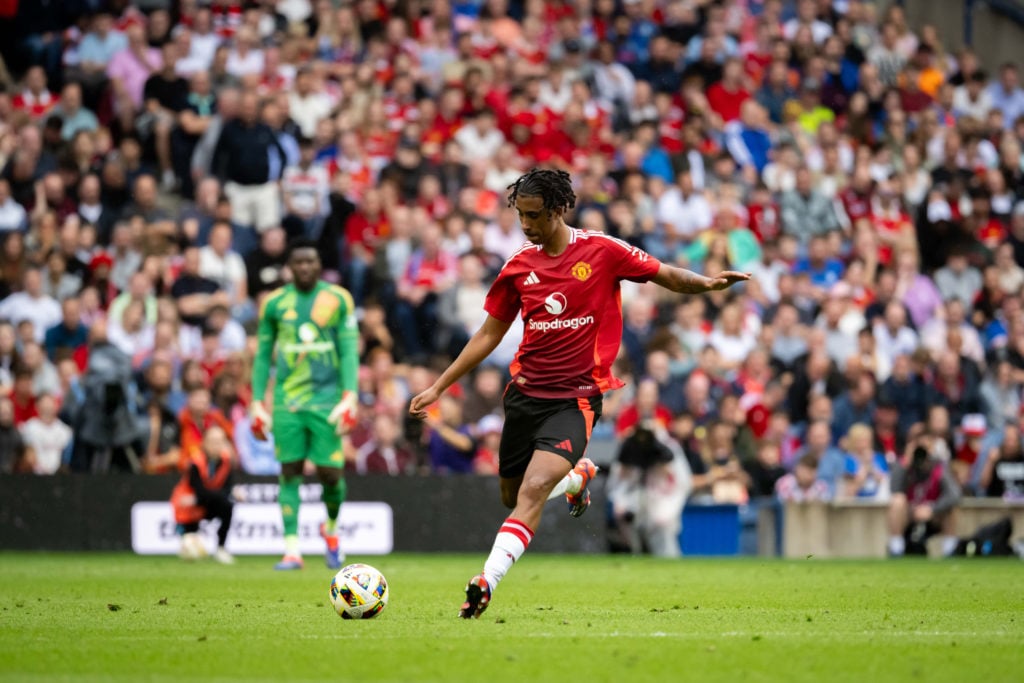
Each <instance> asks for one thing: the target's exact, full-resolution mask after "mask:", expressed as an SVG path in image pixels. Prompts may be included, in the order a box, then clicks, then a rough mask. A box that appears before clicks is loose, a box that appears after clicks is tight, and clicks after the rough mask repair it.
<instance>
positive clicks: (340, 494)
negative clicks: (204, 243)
mask: <svg viewBox="0 0 1024 683" xmlns="http://www.w3.org/2000/svg"><path fill="white" fill-rule="evenodd" d="M288 268H289V269H290V270H291V272H292V282H291V284H288V285H285V286H284V287H281V288H280V289H277V290H275V291H274V292H272V293H271V294H270V295H269V296H268V297H267V298H266V300H265V301H264V302H263V305H262V307H261V309H260V321H259V346H258V348H257V351H256V359H255V361H254V363H253V376H252V395H253V402H252V407H251V413H252V423H253V433H254V434H255V435H256V436H257V438H259V437H260V436H261V434H262V435H265V434H266V430H268V429H269V430H272V431H273V434H274V449H275V451H276V453H277V459H278V461H280V463H281V479H280V483H281V490H280V493H279V495H278V500H279V502H280V505H281V517H282V518H283V521H284V541H285V553H284V558H282V560H281V561H280V562H278V563H277V565H275V567H274V569H279V570H287V569H302V567H303V562H302V553H301V551H300V550H299V536H298V528H299V502H300V501H299V486H300V485H301V484H302V471H303V466H304V464H305V461H306V460H307V459H308V460H309V461H311V462H312V463H313V464H314V465H316V473H317V477H318V478H319V479H320V483H321V484H322V485H323V495H322V500H323V502H324V504H325V505H326V506H327V521H326V522H325V523H324V524H323V525H321V527H320V535H321V536H323V538H324V541H325V542H326V544H327V552H326V553H325V555H324V558H325V560H326V562H327V566H328V568H330V569H337V568H339V567H341V562H342V553H341V548H340V547H339V543H338V526H337V525H338V512H339V510H340V509H341V504H342V502H343V501H344V500H345V479H344V467H345V455H344V452H343V451H342V436H343V435H344V434H345V433H346V432H348V430H349V428H350V427H351V426H352V425H353V423H354V422H355V417H356V402H357V394H356V391H357V381H358V379H357V378H358V372H359V354H358V351H357V338H358V329H357V327H356V317H355V309H354V306H353V303H352V295H351V294H349V293H348V291H347V290H345V289H343V288H341V287H338V286H336V285H332V284H329V283H327V282H324V281H323V280H321V279H320V271H321V265H320V254H319V253H318V252H317V249H316V245H315V243H313V242H312V241H309V240H296V241H293V242H292V243H291V244H290V245H289V255H288ZM275 345H276V346H277V363H276V368H277V376H276V383H275V385H274V404H273V412H272V413H271V412H269V411H268V410H267V408H266V406H264V404H263V399H264V397H265V396H266V390H267V382H268V380H269V378H270V363H271V357H272V355H273V352H274V347H275ZM264 438H265V437H264Z"/></svg>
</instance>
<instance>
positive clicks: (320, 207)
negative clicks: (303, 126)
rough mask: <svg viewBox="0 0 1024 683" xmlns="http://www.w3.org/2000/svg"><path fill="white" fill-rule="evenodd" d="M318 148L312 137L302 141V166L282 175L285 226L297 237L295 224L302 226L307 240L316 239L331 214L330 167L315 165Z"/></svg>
mask: <svg viewBox="0 0 1024 683" xmlns="http://www.w3.org/2000/svg"><path fill="white" fill-rule="evenodd" d="M315 157H316V148H315V147H313V141H312V140H311V139H310V138H307V137H303V138H301V139H300V140H299V163H298V164H294V165H290V166H287V167H285V169H284V174H283V175H282V176H281V198H282V200H283V202H284V210H285V218H284V221H283V224H284V227H286V228H288V229H289V232H292V234H294V231H293V230H292V228H291V225H290V224H291V223H298V224H301V225H302V234H303V235H304V236H305V237H310V238H313V237H316V236H317V235H318V234H319V232H320V224H321V223H322V221H323V218H324V217H325V216H326V215H327V212H328V209H329V205H328V201H327V196H328V194H329V193H330V191H331V178H330V174H329V173H328V172H327V167H326V166H325V165H324V164H322V163H316V162H314V158H315Z"/></svg>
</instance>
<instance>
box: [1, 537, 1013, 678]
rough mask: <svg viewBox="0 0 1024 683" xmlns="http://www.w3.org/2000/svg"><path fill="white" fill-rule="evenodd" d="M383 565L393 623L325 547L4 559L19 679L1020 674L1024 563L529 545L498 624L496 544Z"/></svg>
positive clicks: (7, 666)
mask: <svg viewBox="0 0 1024 683" xmlns="http://www.w3.org/2000/svg"><path fill="white" fill-rule="evenodd" d="M351 559H352V560H361V561H367V562H369V563H370V564H372V565H374V566H376V567H377V568H379V569H380V570H381V571H382V572H384V574H385V576H386V577H387V578H388V581H389V584H390V590H391V599H390V604H389V605H388V607H387V609H386V610H384V612H383V613H382V614H381V615H380V616H379V617H378V618H377V619H373V620H369V621H345V620H342V619H340V618H338V617H337V616H336V615H335V614H334V611H333V610H332V609H331V607H330V605H329V602H328V598H327V588H328V584H329V582H330V575H331V573H330V572H329V571H327V570H326V569H324V568H323V566H322V564H320V559H319V558H312V557H310V558H307V566H306V569H305V570H304V571H302V572H293V573H288V574H278V573H275V572H273V571H272V570H271V565H272V563H273V561H274V558H269V557H267V558H242V559H240V561H239V563H238V564H237V565H236V566H233V567H223V566H219V565H215V564H212V563H199V564H194V565H188V564H184V563H182V562H180V561H179V560H177V559H175V558H144V557H135V556H131V555H126V554H65V555H43V554H20V553H17V554H16V553H3V554H0V681H12V682H13V681H17V682H18V683H34V682H38V681H75V682H76V683H77V682H82V681H104V682H106V681H112V682H128V681H131V682H136V681H160V682H163V681H168V682H169V681H185V680H210V681H246V682H256V681H314V680H317V681H385V680H387V681H487V682H488V683H498V682H501V681H516V682H517V683H526V682H529V681H548V680H551V681H554V680H558V681H573V682H574V683H576V682H580V683H582V682H586V683H590V682H599V681H615V682H624V681H701V682H702V683H714V682H717V681H723V682H724V681H728V682H730V683H734V682H735V681H787V682H790V681H829V682H834V681H857V683H874V682H876V681H925V682H929V683H930V682H933V681H964V682H968V681H982V682H984V683H996V682H998V681H1015V682H1016V681H1020V680H1021V676H1022V675H1024V674H1022V670H1024V669H1022V663H1024V563H1021V562H1019V561H1017V560H1006V561H1002V560H999V561H996V560H993V561H985V560H975V561H959V562H957V561H941V562H939V561H924V560H921V561H918V560H906V561H899V562H826V561H818V560H814V559H809V560H806V561H799V562H783V561H776V560H756V559H750V560H711V559H685V560H680V561H664V560H655V559H649V558H631V557H597V556H588V557H582V556H552V555H529V554H527V555H526V556H525V557H524V558H523V560H522V561H520V563H519V564H518V565H517V566H516V567H515V568H513V570H512V571H511V572H510V574H509V576H508V577H507V578H506V580H505V581H504V582H503V583H502V585H501V587H500V589H499V590H498V592H497V593H496V595H495V597H494V600H493V602H492V604H491V607H490V609H489V610H488V611H487V612H486V613H485V614H484V617H483V618H482V619H480V620H479V621H462V620H459V619H457V618H456V616H455V615H456V612H457V608H458V605H459V603H460V602H461V589H462V587H463V586H464V584H465V581H466V580H467V579H468V578H469V576H470V575H472V574H473V573H474V571H475V570H477V568H478V567H479V565H480V562H481V560H482V559H483V556H482V555H477V556H450V555H393V556H389V557H370V558H351Z"/></svg>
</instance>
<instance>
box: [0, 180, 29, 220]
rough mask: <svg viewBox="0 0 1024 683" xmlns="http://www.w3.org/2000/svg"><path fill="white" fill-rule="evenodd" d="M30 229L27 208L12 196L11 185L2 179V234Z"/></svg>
mask: <svg viewBox="0 0 1024 683" xmlns="http://www.w3.org/2000/svg"><path fill="white" fill-rule="evenodd" d="M27 227H28V213H27V212H26V211H25V207H24V206H22V205H21V204H19V203H18V202H17V201H15V199H14V198H13V197H12V196H11V183H10V181H9V180H7V179H6V178H0V233H8V232H14V231H22V230H25V228H27Z"/></svg>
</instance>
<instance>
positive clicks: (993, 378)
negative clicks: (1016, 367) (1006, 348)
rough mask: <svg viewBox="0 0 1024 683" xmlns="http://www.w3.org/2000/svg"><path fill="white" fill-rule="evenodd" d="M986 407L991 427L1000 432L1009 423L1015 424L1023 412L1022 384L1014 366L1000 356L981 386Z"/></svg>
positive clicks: (988, 422) (987, 420)
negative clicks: (1016, 377)
mask: <svg viewBox="0 0 1024 683" xmlns="http://www.w3.org/2000/svg"><path fill="white" fill-rule="evenodd" d="M979 392H980V394H981V400H982V403H983V405H984V407H985V420H986V422H987V424H988V426H989V429H991V430H992V431H994V432H996V433H999V432H1002V431H1003V428H1004V427H1005V426H1006V425H1009V424H1015V423H1016V422H1017V418H1018V416H1019V415H1020V412H1021V393H1020V392H1021V385H1020V383H1019V382H1017V381H1016V380H1015V379H1014V376H1013V366H1012V365H1011V364H1010V362H1009V361H1008V360H1006V359H1005V358H999V359H997V360H996V362H995V363H993V364H992V365H990V366H989V369H988V373H987V374H986V376H985V379H984V381H982V383H981V387H980V388H979Z"/></svg>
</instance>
